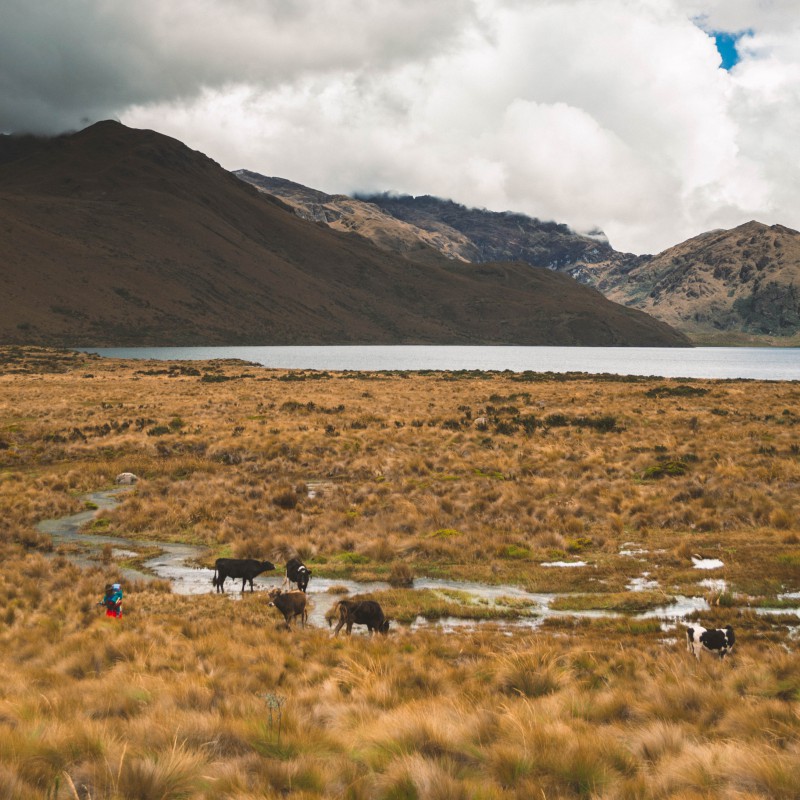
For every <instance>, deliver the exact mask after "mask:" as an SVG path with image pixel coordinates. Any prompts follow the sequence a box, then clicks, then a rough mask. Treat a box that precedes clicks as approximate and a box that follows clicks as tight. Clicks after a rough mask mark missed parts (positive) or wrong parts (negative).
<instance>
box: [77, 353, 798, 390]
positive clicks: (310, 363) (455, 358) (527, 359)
mask: <svg viewBox="0 0 800 800" xmlns="http://www.w3.org/2000/svg"><path fill="white" fill-rule="evenodd" d="M77 349H79V350H81V351H83V352H87V353H98V354H99V355H101V356H107V357H109V358H126V359H127V358H131V359H155V360H159V361H187V360H188V361H191V360H206V359H215V358H238V359H242V360H244V361H249V362H252V363H254V364H259V365H261V366H264V367H273V368H278V369H312V370H368V371H373V370H486V371H492V370H496V371H502V370H510V371H512V372H525V371H531V372H587V373H591V374H603V373H608V374H614V375H645V376H647V375H654V376H660V377H665V378H751V379H756V380H775V381H778V380H780V381H796V380H800V348H797V347H694V348H682V347H675V348H672V347H516V346H505V347H480V346H444V345H442V346H438V345H396V346H391V345H347V346H344V345H342V346H328V347H244V346H241V347H239V346H234V347H114V348H85V347H81V348H77Z"/></svg>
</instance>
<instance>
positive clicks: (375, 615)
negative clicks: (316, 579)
mask: <svg viewBox="0 0 800 800" xmlns="http://www.w3.org/2000/svg"><path fill="white" fill-rule="evenodd" d="M336 608H337V609H338V611H339V622H338V624H337V625H336V629H335V630H334V632H333V635H334V636H338V635H339V631H340V630H341V629H342V627H343V626H347V635H348V636H349V635H350V633H351V631H352V629H353V625H366V626H367V630H369V635H370V636H372V632H373V631H378V633H383V634H386V633H388V632H389V620H388V619H387V618H386V617H385V616H384V615H383V609H382V608H381V607H380V605H379V604H378V603H377V602H375V600H359V599H358V598H357V597H353V598H351V599H349V600H340V601H339V602H338V604H337V606H336Z"/></svg>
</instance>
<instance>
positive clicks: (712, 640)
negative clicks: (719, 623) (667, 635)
mask: <svg viewBox="0 0 800 800" xmlns="http://www.w3.org/2000/svg"><path fill="white" fill-rule="evenodd" d="M686 640H687V645H686V649H687V650H688V651H689V652H690V653H691V654H692V655H693V656H694V657H695V658H696V659H697V660H698V661H699V660H700V651H701V650H708V652H709V653H716V654H717V655H718V656H719V657H720V659H722V658H725V656H726V655H727V654H728V653H729V652H730V651H731V650H732V649H733V645H734V643H735V642H736V637H735V636H734V634H733V628H732V627H731V626H730V625H726V626H725V627H724V628H712V629H710V630H706V629H705V628H702V627H700V626H699V625H695V626H693V627H691V628H687V629H686Z"/></svg>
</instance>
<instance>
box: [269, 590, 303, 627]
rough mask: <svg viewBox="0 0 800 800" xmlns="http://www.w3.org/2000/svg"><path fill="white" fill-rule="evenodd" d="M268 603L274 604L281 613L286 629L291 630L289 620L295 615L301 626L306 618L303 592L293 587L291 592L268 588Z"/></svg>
mask: <svg viewBox="0 0 800 800" xmlns="http://www.w3.org/2000/svg"><path fill="white" fill-rule="evenodd" d="M269 605H271V606H275V608H277V609H278V611H280V612H281V614H283V618H284V619H285V620H286V629H287V630H291V629H292V625H291V622H292V620H293V619H295V618H296V617H300V622H301V623H302V625H303V627H304V628H305V626H306V620H308V609H307V608H306V594H305V592H301V591H298V590H297V589H293V590H292V591H291V592H284V591H282V590H281V589H270V590H269Z"/></svg>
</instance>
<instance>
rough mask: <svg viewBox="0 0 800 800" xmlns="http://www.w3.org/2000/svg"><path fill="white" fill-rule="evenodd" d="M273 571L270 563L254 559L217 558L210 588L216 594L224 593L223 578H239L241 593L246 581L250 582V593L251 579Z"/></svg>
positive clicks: (273, 567)
mask: <svg viewBox="0 0 800 800" xmlns="http://www.w3.org/2000/svg"><path fill="white" fill-rule="evenodd" d="M271 569H275V565H274V564H273V563H272V562H271V561H256V559H254V558H218V559H217V561H216V563H215V564H214V577H213V578H212V579H211V584H212V586H216V587H217V591H218V592H224V591H225V578H241V579H242V591H244V586H245V583H246V582H247V581H250V591H251V592H253V591H255V589H254V588H253V578H255V577H256V575H260V574H261V573H262V572H268V571H269V570H271Z"/></svg>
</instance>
